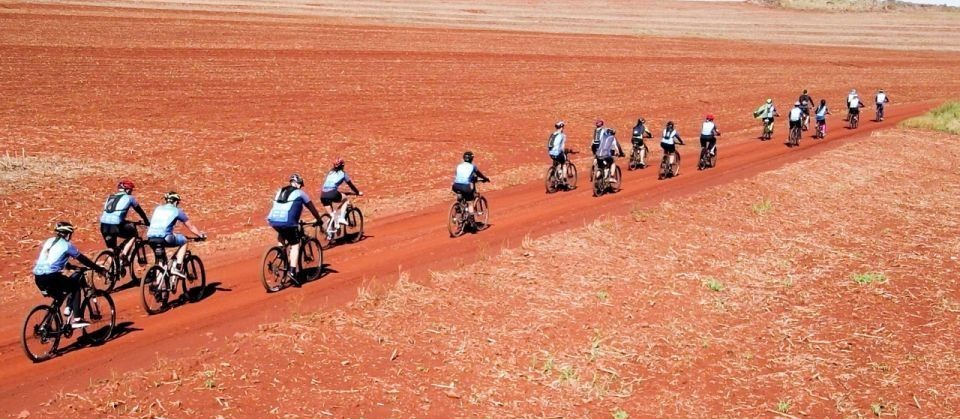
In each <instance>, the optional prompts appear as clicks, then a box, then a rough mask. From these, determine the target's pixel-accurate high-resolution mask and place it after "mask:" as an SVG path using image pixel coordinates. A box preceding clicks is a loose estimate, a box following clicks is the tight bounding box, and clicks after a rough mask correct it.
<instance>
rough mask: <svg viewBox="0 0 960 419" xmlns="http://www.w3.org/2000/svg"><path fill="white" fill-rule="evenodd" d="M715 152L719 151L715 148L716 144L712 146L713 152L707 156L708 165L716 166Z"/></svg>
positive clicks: (718, 152)
mask: <svg viewBox="0 0 960 419" xmlns="http://www.w3.org/2000/svg"><path fill="white" fill-rule="evenodd" d="M708 154H709V153H708ZM717 154H720V151H719V150H717V146H716V145H714V146H713V154H710V155H709V157H708V158H707V162H709V163H710V167H711V168H713V167H717Z"/></svg>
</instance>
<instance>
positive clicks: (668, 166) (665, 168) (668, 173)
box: [657, 144, 683, 180]
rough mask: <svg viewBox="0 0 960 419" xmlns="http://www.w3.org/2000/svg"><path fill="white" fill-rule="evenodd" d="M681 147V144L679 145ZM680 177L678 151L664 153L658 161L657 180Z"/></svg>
mask: <svg viewBox="0 0 960 419" xmlns="http://www.w3.org/2000/svg"><path fill="white" fill-rule="evenodd" d="M679 145H683V144H679ZM679 175H680V150H677V151H675V152H673V153H665V154H664V155H663V158H662V159H660V174H659V175H658V177H657V180H663V179H667V178H672V177H676V176H679Z"/></svg>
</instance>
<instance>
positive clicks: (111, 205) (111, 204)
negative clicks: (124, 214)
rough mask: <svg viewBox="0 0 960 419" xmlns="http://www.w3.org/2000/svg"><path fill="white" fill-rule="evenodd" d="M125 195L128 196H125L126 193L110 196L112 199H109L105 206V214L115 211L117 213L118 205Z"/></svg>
mask: <svg viewBox="0 0 960 419" xmlns="http://www.w3.org/2000/svg"><path fill="white" fill-rule="evenodd" d="M124 195H126V194H125V193H115V194H113V195H110V197H109V198H107V203H106V204H105V205H104V206H103V211H104V212H114V211H116V210H117V203H119V202H120V198H123V196H124Z"/></svg>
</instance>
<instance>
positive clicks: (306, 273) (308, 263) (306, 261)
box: [300, 238, 323, 281]
mask: <svg viewBox="0 0 960 419" xmlns="http://www.w3.org/2000/svg"><path fill="white" fill-rule="evenodd" d="M321 273H323V249H322V248H321V247H320V241H319V240H317V239H314V238H311V239H308V240H307V241H306V242H304V243H303V246H300V276H301V279H302V280H303V281H313V280H314V279H317V278H319V277H320V274H321Z"/></svg>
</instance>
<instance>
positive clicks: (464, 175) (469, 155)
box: [450, 151, 490, 215]
mask: <svg viewBox="0 0 960 419" xmlns="http://www.w3.org/2000/svg"><path fill="white" fill-rule="evenodd" d="M478 180H479V181H480V182H484V183H486V182H489V181H490V178H488V177H486V176H484V175H483V173H481V172H480V169H479V168H477V166H475V165H474V164H473V152H472V151H465V152H464V153H463V162H462V163H460V164H458V165H457V169H456V175H455V176H454V178H453V186H451V187H450V189H452V190H453V191H454V192H456V193H457V194H459V195H460V197H461V198H462V199H463V200H464V201H466V203H467V212H469V213H470V214H471V215H472V214H473V200H474V199H476V198H477V188H476V186H475V184H476V183H477V181H478Z"/></svg>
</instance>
